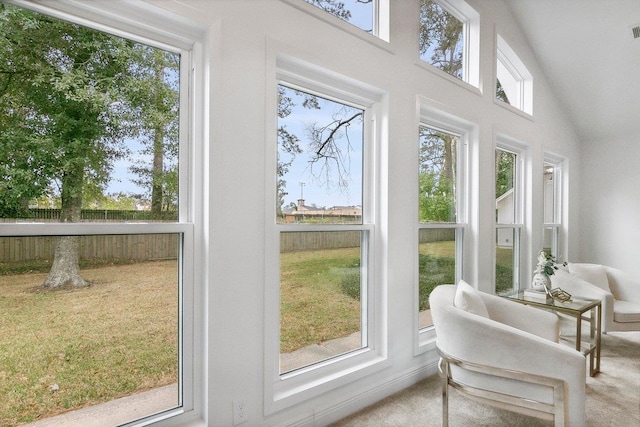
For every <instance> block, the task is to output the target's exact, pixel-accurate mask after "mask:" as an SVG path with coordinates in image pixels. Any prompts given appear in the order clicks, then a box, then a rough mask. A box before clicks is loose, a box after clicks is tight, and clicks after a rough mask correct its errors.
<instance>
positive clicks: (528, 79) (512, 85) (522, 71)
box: [496, 35, 533, 114]
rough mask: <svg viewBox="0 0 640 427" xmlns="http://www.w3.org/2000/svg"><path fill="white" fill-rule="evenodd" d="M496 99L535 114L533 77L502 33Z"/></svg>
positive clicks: (497, 64) (499, 41)
mask: <svg viewBox="0 0 640 427" xmlns="http://www.w3.org/2000/svg"><path fill="white" fill-rule="evenodd" d="M496 99H498V100H500V101H502V102H504V103H506V104H509V105H511V106H512V107H514V108H517V109H518V110H521V111H523V112H525V113H527V114H533V77H532V76H531V73H530V72H529V70H527V68H526V67H525V65H524V63H523V62H522V61H521V60H520V58H519V57H518V55H517V54H516V53H515V52H514V51H513V49H511V47H509V45H508V44H507V42H506V41H505V40H504V39H503V38H502V37H501V36H500V35H498V43H497V51H496Z"/></svg>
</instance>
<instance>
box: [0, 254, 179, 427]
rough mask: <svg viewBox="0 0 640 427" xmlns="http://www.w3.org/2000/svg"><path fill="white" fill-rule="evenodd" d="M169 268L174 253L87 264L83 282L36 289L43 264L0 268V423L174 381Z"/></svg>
mask: <svg viewBox="0 0 640 427" xmlns="http://www.w3.org/2000/svg"><path fill="white" fill-rule="evenodd" d="M177 274H178V273H177V263H176V261H163V262H157V263H141V264H132V265H119V266H109V267H102V268H93V269H87V270H84V271H83V275H84V277H85V278H87V279H88V280H90V281H92V283H93V284H92V286H90V287H86V288H81V289H60V290H53V291H44V290H42V289H39V288H37V286H38V285H39V284H41V283H42V282H43V281H44V278H45V277H46V273H30V274H19V275H4V276H0V396H2V399H1V400H0V425H2V426H14V425H19V424H23V423H27V422H31V421H34V420H37V419H42V418H47V417H51V416H54V415H57V414H59V413H62V412H65V411H68V410H72V409H77V408H81V407H85V406H90V405H94V404H97V403H101V402H105V401H108V400H112V399H116V398H119V397H123V396H126V395H129V394H132V393H134V392H139V391H143V390H148V389H151V388H156V387H160V386H163V385H168V384H171V383H175V382H176V381H177V372H178V314H177V313H178V311H177V310H178V298H177V296H178V294H177V292H178V289H177ZM177 403H178V396H176V405H177Z"/></svg>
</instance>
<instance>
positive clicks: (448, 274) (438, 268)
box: [418, 254, 456, 311]
mask: <svg viewBox="0 0 640 427" xmlns="http://www.w3.org/2000/svg"><path fill="white" fill-rule="evenodd" d="M418 263H419V268H420V269H419V272H420V278H419V284H418V286H419V292H418V309H419V310H420V311H423V310H428V309H429V295H430V294H431V291H433V289H434V288H435V287H436V286H438V285H442V284H446V283H451V284H452V283H454V281H455V279H456V278H455V274H456V269H455V264H456V262H455V259H453V258H448V257H446V258H445V257H442V258H440V257H434V256H432V255H427V254H420V255H419V256H418Z"/></svg>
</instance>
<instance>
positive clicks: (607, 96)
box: [507, 0, 640, 141]
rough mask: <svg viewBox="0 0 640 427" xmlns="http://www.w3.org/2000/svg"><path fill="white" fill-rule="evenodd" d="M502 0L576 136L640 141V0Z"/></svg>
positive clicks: (591, 138) (589, 138)
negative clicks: (638, 33) (637, 33)
mask: <svg viewBox="0 0 640 427" xmlns="http://www.w3.org/2000/svg"><path fill="white" fill-rule="evenodd" d="M507 2H508V4H509V6H510V8H511V10H512V12H513V14H514V15H515V17H516V19H517V20H518V23H519V25H520V27H521V28H522V30H523V32H524V34H525V37H526V38H527V39H528V41H529V44H530V46H531V48H532V50H533V52H534V54H535V55H536V56H537V59H538V61H539V63H540V65H541V66H542V68H543V69H544V72H545V74H546V77H547V78H548V80H549V82H550V84H551V86H552V89H553V90H554V91H555V92H556V93H557V94H558V97H559V99H560V100H561V102H562V103H563V106H564V107H565V108H566V109H567V111H568V114H569V117H570V119H571V120H572V121H573V123H574V126H575V128H576V131H577V133H578V135H579V136H580V138H581V139H582V140H584V141H588V140H606V139H607V138H610V137H611V138H613V137H617V136H626V135H635V136H637V137H638V138H639V139H640V37H638V38H634V35H633V28H634V27H640V0H507ZM534 93H535V81H534ZM534 96H535V94H534Z"/></svg>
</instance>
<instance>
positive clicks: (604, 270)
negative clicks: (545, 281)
mask: <svg viewBox="0 0 640 427" xmlns="http://www.w3.org/2000/svg"><path fill="white" fill-rule="evenodd" d="M551 284H552V286H553V287H559V288H562V289H563V290H565V291H567V292H569V293H570V294H571V295H573V296H574V297H577V298H578V297H582V298H588V299H599V300H601V301H602V332H604V333H607V332H612V331H640V280H638V279H636V278H634V277H630V276H629V275H628V274H625V273H624V272H623V271H621V270H618V269H615V268H612V267H607V266H605V265H600V264H587V263H569V264H568V265H567V268H566V269H565V268H561V269H559V270H557V271H556V272H555V274H554V275H552V276H551Z"/></svg>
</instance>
